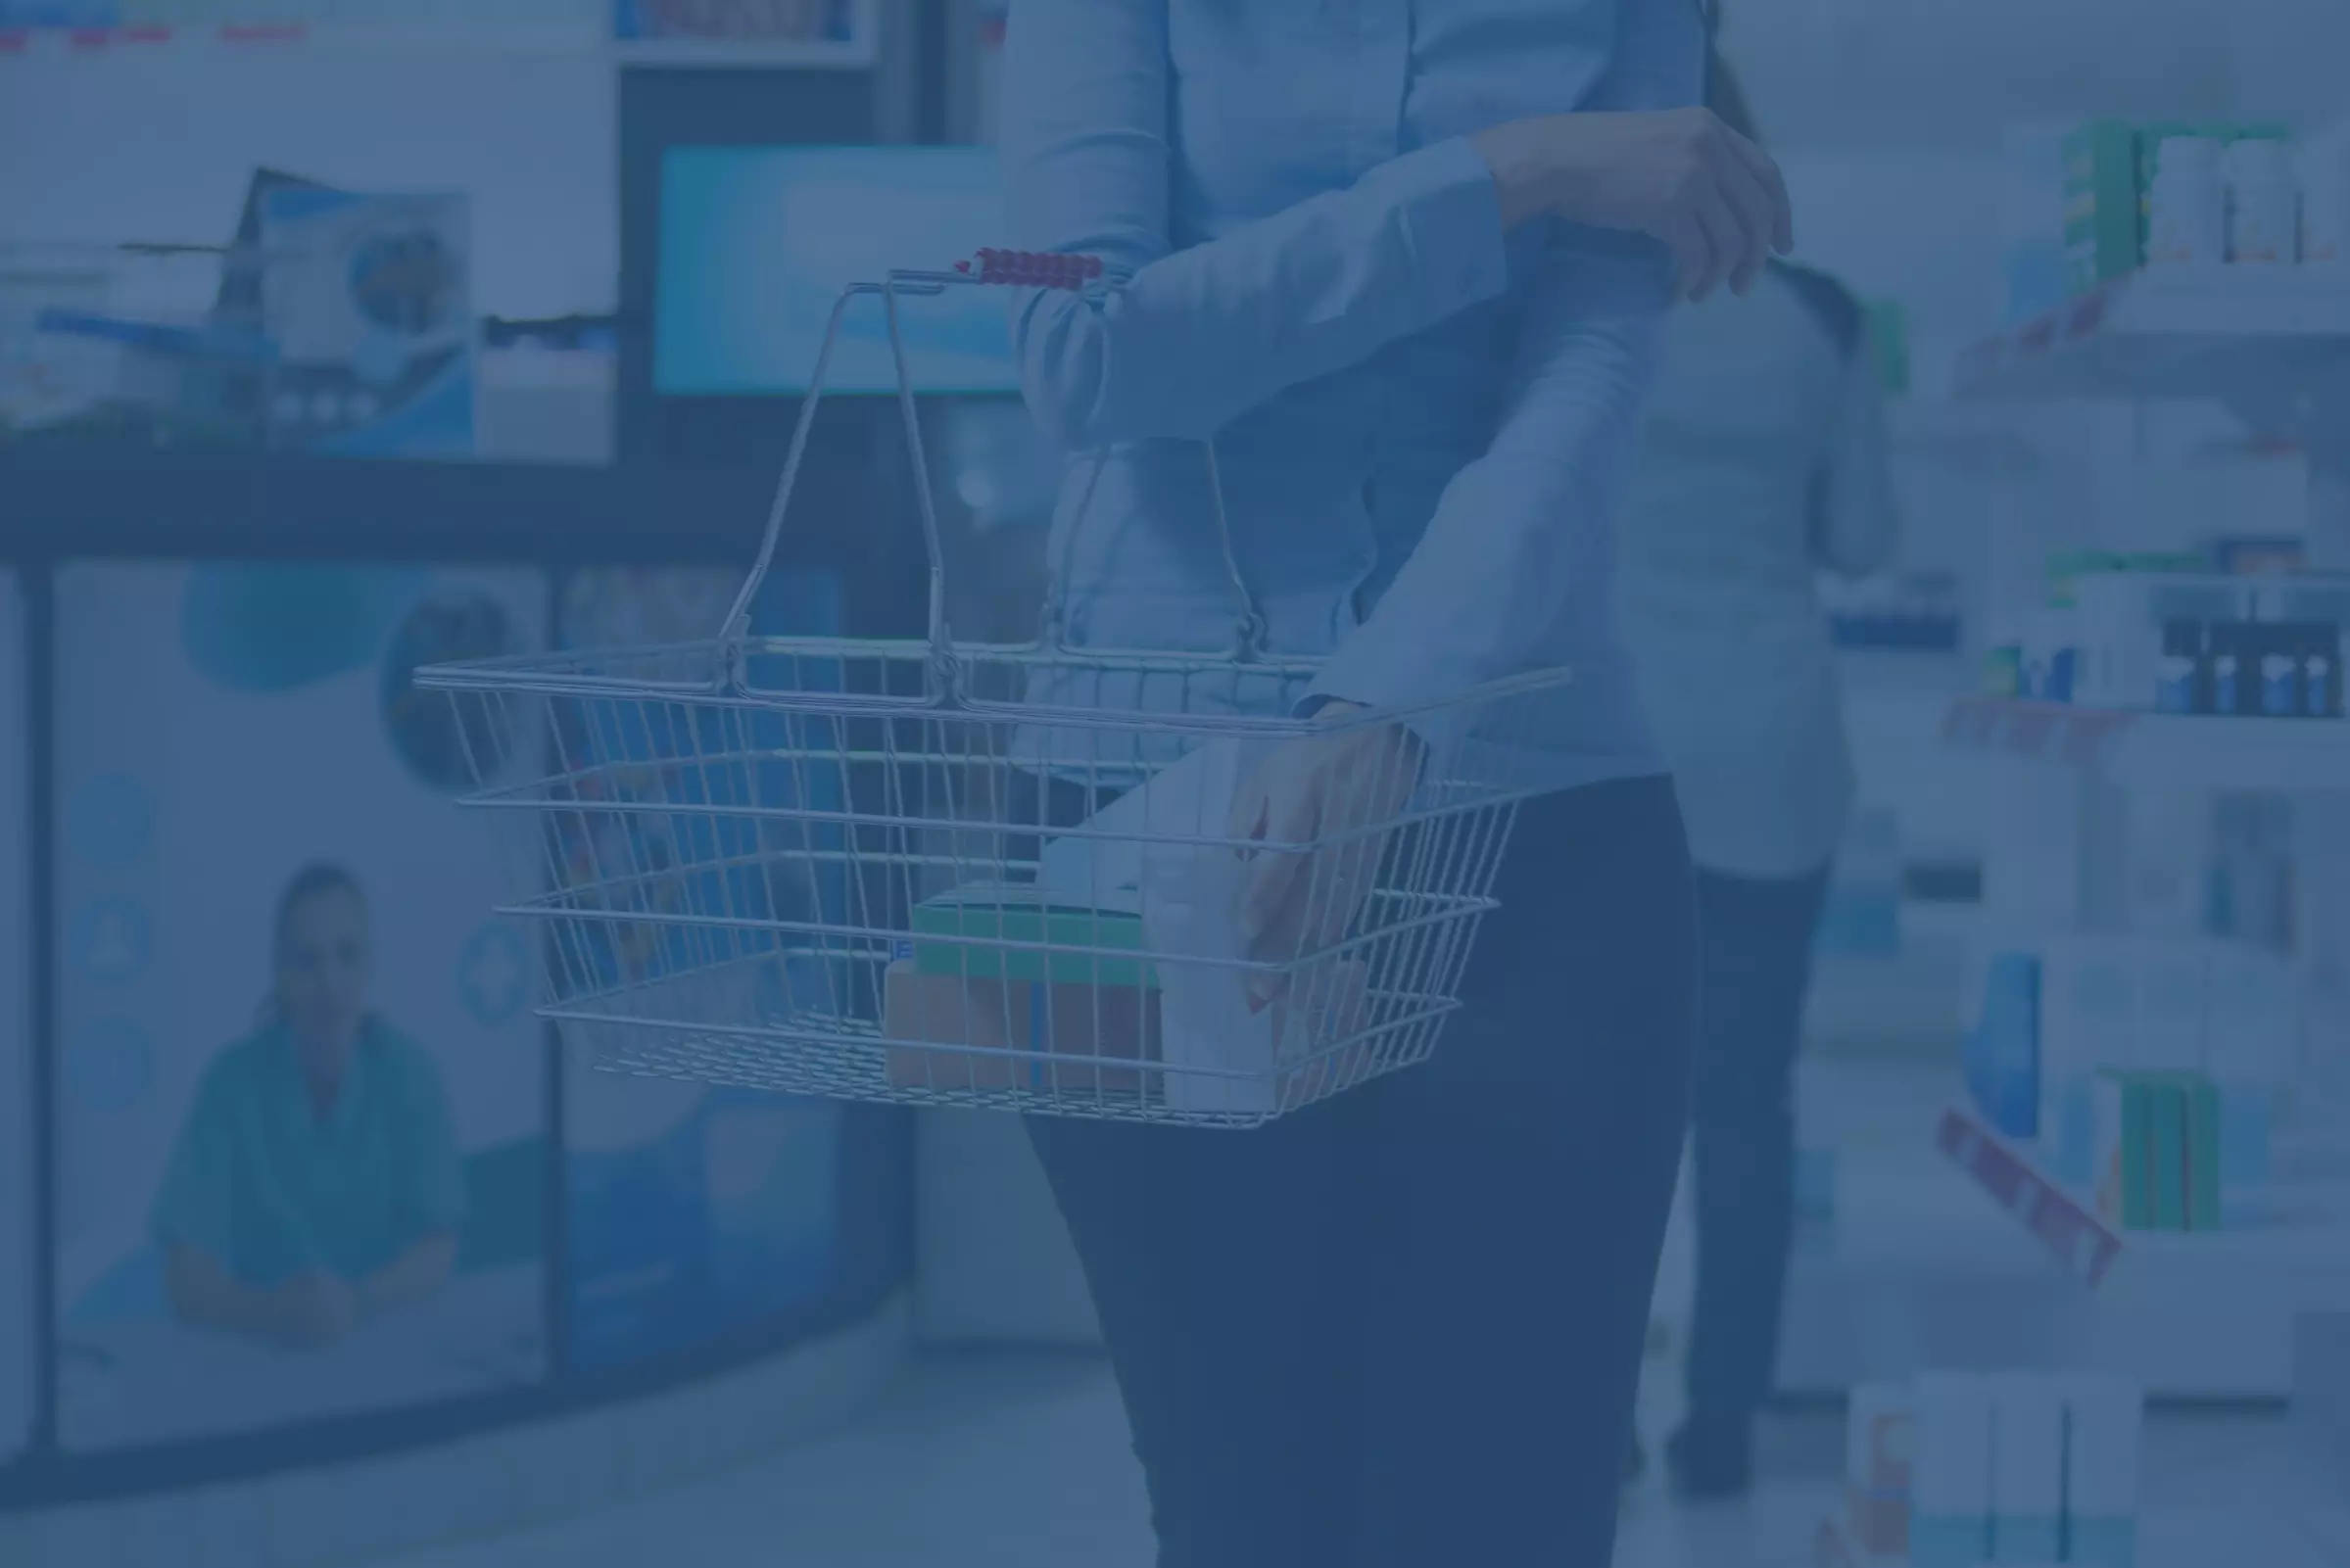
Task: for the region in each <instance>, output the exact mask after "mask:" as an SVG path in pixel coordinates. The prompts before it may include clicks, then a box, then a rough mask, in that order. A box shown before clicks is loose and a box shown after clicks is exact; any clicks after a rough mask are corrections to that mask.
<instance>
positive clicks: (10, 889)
mask: <svg viewBox="0 0 2350 1568" xmlns="http://www.w3.org/2000/svg"><path fill="white" fill-rule="evenodd" d="M25 664H26V661H25V646H24V600H23V597H22V594H21V590H20V589H19V586H18V583H17V579H16V576H15V574H13V573H10V572H0V1459H4V1458H6V1457H7V1456H8V1455H9V1454H12V1453H15V1452H17V1451H19V1450H20V1449H23V1448H24V1440H25V1438H26V1437H27V1436H29V1435H30V1433H31V1429H32V1386H33V1359H32V1357H33V1349H32V1321H33V1288H34V1285H33V1282H34V1280H35V1278H36V1274H35V1271H34V1269H33V1266H32V1262H33V1259H32V1194H33V1168H32V1132H33V1128H32V996H31V991H32V987H31V985H30V984H29V983H27V982H28V981H29V980H30V978H31V976H30V974H28V973H27V972H28V970H29V968H30V965H29V962H28V954H29V953H30V950H31V946H32V932H31V920H30V916H31V904H32V883H31V875H32V864H31V856H30V854H29V853H28V851H29V848H30V844H31V825H30V822H29V820H28V819H27V816H26V812H27V810H28V807H29V801H28V800H27V798H26V796H27V793H28V791H27V787H26V786H27V784H29V783H30V780H29V779H28V778H27V777H26V774H25V770H24V756H25V752H26V750H27V749H28V742H29V740H30V736H29V735H28V733H27V730H28V726H27V724H26V722H25V721H26V715H25V707H26V702H25V698H26V696H27V695H28V693H27V692H26V690H25V680H26V676H27V671H26V667H25Z"/></svg>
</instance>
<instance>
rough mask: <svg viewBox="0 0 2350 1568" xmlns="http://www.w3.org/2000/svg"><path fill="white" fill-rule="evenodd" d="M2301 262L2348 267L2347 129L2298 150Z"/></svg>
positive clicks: (2349, 166) (2349, 189)
mask: <svg viewBox="0 0 2350 1568" xmlns="http://www.w3.org/2000/svg"><path fill="white" fill-rule="evenodd" d="M2300 163H2301V264H2302V265H2303V266H2329V267H2345V268H2350V128H2346V129H2345V130H2343V131H2340V132H2337V133H2335V134H2333V135H2330V136H2327V137H2325V138H2323V139H2322V140H2319V141H2315V142H2311V143H2309V144H2308V145H2307V146H2305V147H2303V148H2302V149H2301V158H2300Z"/></svg>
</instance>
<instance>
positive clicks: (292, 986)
mask: <svg viewBox="0 0 2350 1568" xmlns="http://www.w3.org/2000/svg"><path fill="white" fill-rule="evenodd" d="M549 613H550V604H549V591H548V585H547V583H546V580H545V578H544V577H543V575H542V574H540V573H537V572H535V571H528V570H506V569H496V570H441V569H437V568H431V567H421V566H419V567H373V566H329V565H278V564H270V563H262V562H208V563H198V564H184V563H164V562H157V563H146V562H107V563H88V564H82V563H72V564H68V565H66V566H64V567H62V568H60V570H59V573H58V576H57V587H56V677H55V679H56V689H57V702H56V713H57V723H56V746H55V758H54V764H53V765H54V768H55V778H56V799H57V803H58V812H59V833H58V849H57V856H58V869H57V881H56V909H55V914H54V918H55V921H56V929H57V932H58V943H57V968H58V974H57V998H58V1018H57V1022H58V1040H59V1049H60V1059H59V1075H58V1082H59V1106H58V1138H59V1144H58V1148H59V1171H58V1189H57V1198H58V1212H57V1230H58V1243H59V1252H58V1259H57V1269H56V1307H57V1314H58V1317H57V1321H58V1347H57V1354H58V1357H59V1363H58V1369H57V1370H58V1390H59V1426H60V1437H61V1440H62V1442H63V1443H64V1445H65V1447H66V1448H68V1449H71V1450H73V1451H76V1452H89V1451H97V1450H109V1449H125V1448H145V1447H150V1446H155V1445H164V1444H174V1443H183V1442H190V1441H197V1440H203V1439H209V1438H212V1437H214V1436H216V1435H222V1434H228V1433H252V1432H260V1431H267V1430H271V1429H278V1428H283V1427H287V1426H295V1425H302V1424H306V1423H308V1422H312V1421H315V1420H318V1419H321V1418H327V1417H349V1416H354V1415H368V1414H374V1413H377V1412H381V1411H386V1410H391V1409H397V1408H409V1407H413V1406H415V1405H418V1404H429V1403H433V1402H442V1401H454V1400H458V1399H464V1398H469V1397H473V1396H477V1395H481V1394H486V1393H491V1392H496V1391H503V1390H510V1389H514V1388H517V1387H520V1386H524V1385H530V1384H535V1383H536V1382H538V1381H539V1380H540V1379H541V1377H542V1376H543V1373H544V1368H545V1364H546V1357H547V1344H546V1334H547V1330H546V1312H545V1302H546V1289H545V1276H544V1262H543V1260H544V1258H545V1255H546V1246H545V1240H546V1225H545V1213H546V1200H545V1196H544V1194H545V1171H546V1168H547V1164H548V1151H547V1144H546V1138H547V1126H546V1109H545V1108H546V1103H547V1082H546V1075H547V1054H546V1051H545V1049H544V1039H545V1036H544V1033H543V1029H542V1026H541V1024H540V1022H539V1021H538V1020H537V1019H536V1017H535V1016H534V1015H533V1012H532V1002H533V1000H534V995H533V993H534V988H535V979H536V969H535V965H536V963H537V958H536V951H537V950H536V947H535V938H534V933H533V932H532V931H530V930H529V929H527V928H525V927H520V926H518V925H516V924H514V923H512V922H509V921H506V920H503V919H501V918H500V917H498V916H497V915H495V914H494V913H493V911H494V910H495V908H496V907H497V906H498V905H500V904H501V903H504V902H507V901H509V900H511V899H512V898H513V897H514V895H515V894H516V892H517V891H518V889H517V888H515V887H514V886H513V885H512V884H511V882H510V878H511V876H512V875H513V870H514V867H515V865H517V864H526V863H528V861H529V860H532V859H535V855H534V854H532V853H531V851H530V850H529V848H528V846H521V847H523V849H524V860H523V861H522V862H520V863H517V862H515V861H514V859H513V857H512V856H511V855H502V854H500V853H498V850H499V848H500V847H501V846H500V845H499V844H498V843H497V842H495V841H494V836H493V835H494V833H495V832H496V830H495V828H494V827H493V826H492V825H491V824H489V823H485V821H484V817H485V815H488V816H490V817H492V818H493V819H495V818H496V816H497V814H484V813H478V812H469V811H465V810H462V809H460V808H459V806H458V805H457V803H456V795H457V794H458V792H459V791H460V790H461V789H463V788H465V787H466V786H467V783H468V780H469V777H470V775H471V773H472V766H473V764H472V763H471V762H469V761H468V758H469V757H470V758H473V759H489V760H488V761H487V763H486V765H487V766H489V767H492V768H499V767H501V766H504V767H506V768H507V769H508V770H520V769H523V768H527V767H530V766H532V765H533V764H534V763H535V762H536V760H537V759H538V756H539V754H540V751H541V747H540V743H539V740H538V738H537V737H536V736H532V735H529V734H527V733H523V731H522V730H521V729H520V728H518V724H519V721H514V722H508V721H506V720H504V719H485V720H483V721H482V722H481V723H480V724H478V725H476V724H472V723H467V724H462V725H460V724H459V723H458V722H457V721H456V718H455V716H454V713H453V710H452V709H451V708H450V706H449V705H448V703H447V700H446V699H445V698H442V697H440V696H439V695H438V694H436V693H430V692H419V691H418V690H416V689H415V688H414V686H413V685H412V683H411V680H410V677H411V675H412V672H413V671H414V669H415V668H416V667H417V666H418V665H419V664H423V663H431V662H437V661H440V660H443V659H449V658H462V657H468V656H486V655H491V654H496V653H501V652H526V651H529V650H531V649H533V648H543V647H544V646H545V645H546V641H547V638H546V633H547V627H548V621H549ZM498 759H506V760H505V761H504V763H503V764H502V763H501V762H500V761H499V760H498ZM506 847H508V848H512V847H516V846H506Z"/></svg>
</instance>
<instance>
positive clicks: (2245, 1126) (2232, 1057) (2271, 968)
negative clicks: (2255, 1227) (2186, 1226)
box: [2203, 942, 2300, 1225]
mask: <svg viewBox="0 0 2350 1568" xmlns="http://www.w3.org/2000/svg"><path fill="white" fill-rule="evenodd" d="M2206 995H2207V1005H2206V1009H2205V1013H2204V1029H2203V1075H2204V1076H2205V1077H2206V1078H2207V1079H2209V1080H2210V1082H2211V1084H2212V1087H2213V1089H2214V1091H2215V1092H2216V1093H2217V1095H2218V1098H2219V1117H2220V1131H2219V1139H2220V1171H2219V1180H2220V1212H2221V1216H2222V1223H2224V1224H2227V1225H2243V1224H2247V1223H2253V1222H2257V1221H2258V1220H2259V1219H2261V1218H2262V1217H2264V1216H2265V1215H2266V1214H2267V1213H2268V1212H2269V1209H2270V1206H2271V1199H2272V1194H2273V1189H2272V1187H2271V1180H2272V1175H2273V1154H2272V1150H2273V1146H2274V1143H2275V1137H2276V1124H2277V1117H2278V1109H2279V1107H2280V1105H2281V1104H2282V1102H2283V1098H2284V1092H2285V1085H2286V1083H2287V1082H2288V1081H2289V1078H2290V1075H2291V1072H2292V1067H2293V1061H2294V1057H2295V1055H2296V1054H2297V1050H2298V1046H2299V1040H2300V1007H2299V1000H2298V998H2299V989H2298V984H2297V981H2296V977H2295V975H2294V974H2293V966H2292V961H2291V960H2290V959H2288V958H2286V957H2284V956H2282V955H2280V954H2277V953H2268V952H2263V951H2261V950H2260V949H2258V948H2255V947H2250V946H2246V945H2244V944H2242V943H2239V942H2214V943H2213V944H2212V948H2211V971H2210V979H2209V984H2208V986H2207V990H2206Z"/></svg>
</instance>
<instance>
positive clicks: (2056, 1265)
mask: <svg viewBox="0 0 2350 1568" xmlns="http://www.w3.org/2000/svg"><path fill="white" fill-rule="evenodd" d="M1956 1080H1957V1068H1956V1063H1955V1061H1954V1059H1953V1058H1949V1057H1946V1058H1944V1059H1943V1060H1942V1062H1941V1063H1939V1064H1933V1065H1928V1064H1917V1065H1915V1066H1909V1067H1899V1068H1896V1067H1894V1066H1892V1065H1890V1064H1883V1065H1849V1066H1847V1065H1841V1064H1822V1063H1817V1062H1813V1063H1811V1064H1810V1065H1809V1066H1808V1068H1807V1070H1806V1071H1805V1073H1804V1074H1803V1076H1802V1078H1801V1080H1800V1081H1799V1084H1798V1097H1797V1098H1798V1110H1797V1118H1798V1125H1799V1127H1800V1128H1801V1129H1802V1133H1801V1136H1802V1141H1803V1147H1804V1148H1806V1149H1808V1150H1813V1151H1815V1153H1824V1154H1826V1155H1827V1157H1828V1158H1827V1162H1826V1187H1827V1197H1828V1207H1827V1209H1826V1210H1825V1211H1823V1212H1820V1213H1818V1214H1816V1215H1813V1216H1811V1217H1807V1218H1806V1219H1805V1220H1804V1222H1803V1224H1802V1226H1801V1228H1800V1230H1799V1231H1798V1239H1797V1244H1796V1248H1795V1253H1794V1257H1793V1259H1792V1263H1791V1267H1790V1271H1789V1275H1788V1299H1787V1311H1786V1316H1785V1320H1784V1324H1783V1333H1782V1338H1781V1343H1780V1385H1781V1388H1782V1389H1783V1390H1784V1391H1785V1392H1786V1393H1788V1394H1790V1395H1793V1396H1798V1397H1800V1396H1834V1395H1837V1394H1841V1393H1843V1392H1845V1391H1846V1390H1849V1389H1850V1388H1852V1387H1853V1386H1855V1385H1856V1384H1858V1383H1862V1382H1866V1381H1869V1380H1872V1379H1882V1378H1888V1377H1894V1378H1897V1377H1906V1376H1909V1375H1911V1374H1913V1373H1915V1372H1916V1371H1918V1370H1919V1369H1920V1368H1922V1367H1929V1366H1983V1367H1990V1366H2012V1367H2035V1366H2040V1367H2051V1368H2054V1367H2065V1368H2072V1369H2075V1370H2083V1371H2102V1372H2111V1373H2115V1374H2119V1375H2123V1376H2128V1377H2132V1378H2135V1379H2137V1380H2138V1381H2139V1382H2141V1383H2142V1384H2144V1385H2145V1387H2146V1388H2147V1389H2148V1390H2149V1391H2150V1392H2151V1393H2153V1394H2155V1395H2156V1396H2157V1397H2160V1398H2174V1399H2261V1400H2280V1399H2284V1398H2287V1397H2289V1396H2290V1394H2291V1392H2292V1386H2293V1363H2292V1328H2293V1324H2294V1322H2295V1320H2296V1319H2297V1318H2299V1317H2301V1316H2303V1315H2304V1314H2309V1313H2315V1312H2324V1311H2327V1310H2333V1311H2340V1310H2345V1309H2350V1160H2337V1159H2332V1158H2321V1153H2320V1151H2319V1150H2317V1149H2316V1148H2315V1147H2314V1146H2312V1145H2311V1144H2310V1143H2309V1142H2308V1141H2307V1139H2306V1138H2305V1137H2303V1138H2297V1139H2296V1140H2295V1141H2294V1142H2293V1143H2292V1144H2291V1145H2290V1146H2289V1147H2287V1148H2281V1149H2280V1150H2279V1160H2280V1162H2281V1164H2280V1165H2279V1170H2280V1174H2281V1177H2282V1179H2280V1180H2279V1181H2278V1184H2277V1185H2276V1187H2275V1189H2274V1191H2273V1193H2272V1196H2271V1200H2270V1201H2269V1202H2268V1203H2266V1204H2264V1205H2263V1206H2262V1207H2261V1210H2260V1212H2259V1213H2258V1214H2257V1215H2256V1216H2255V1217H2254V1218H2252V1219H2249V1220H2246V1221H2244V1222H2243V1223H2241V1224H2239V1225H2238V1227H2237V1228H2236V1229H2233V1230H2227V1231H2214V1232H2205V1233H2197V1234H2192V1235H2155V1234H2148V1233H2145V1232H2135V1231H2134V1232H2127V1233H2123V1234H2121V1235H2119V1236H2118V1237H2115V1238H2113V1240H2112V1241H2111V1242H2107V1243H2104V1244H2102V1250H2103V1251H2104V1252H2105V1253H2106V1254H2107V1255H2108V1256H2107V1259H2106V1261H2104V1263H2103V1264H2102V1269H2103V1272H2102V1273H2101V1275H2100V1276H2099V1277H2098V1278H2097V1279H2096V1281H2095V1282H2094V1283H2092V1282H2091V1281H2090V1279H2088V1278H2087V1277H2085V1276H2086V1274H2087V1273H2088V1272H2089V1271H2090V1269H2089V1264H2088V1263H2087V1262H2086V1261H2085V1260H2084V1259H2088V1258H2091V1257H2093V1256H2094V1254H2093V1252H2092V1250H2091V1249H2089V1248H2087V1247H2076V1246H2073V1245H2067V1246H2065V1247H2064V1248H2063V1249H2062V1250H2061V1251H2059V1250H2055V1249H2052V1248H2051V1246H2050V1244H2049V1243H2048V1241H2047V1240H2046V1239H2044V1238H2043V1236H2042V1234H2041V1233H2040V1232H2039V1231H2038V1230H2035V1229H2034V1228H2033V1227H2032V1225H2031V1224H2028V1223H2021V1222H2019V1211H2018V1208H2017V1205H2016V1202H2015V1200H2014V1199H2013V1198H2012V1197H2010V1196H2006V1195H2005V1192H2000V1193H1994V1192H1991V1191H1988V1190H1987V1189H1986V1188H1985V1186H1984V1185H1982V1184H1981V1183H1980V1182H1979V1181H1978V1180H1977V1179H1976V1178H1975V1177H1974V1176H1973V1175H1972V1174H1971V1172H1970V1170H1969V1169H1968V1168H1965V1167H1962V1166H1960V1165H1959V1164H1956V1163H1955V1162H1954V1161H1953V1160H1952V1159H1951V1158H1950V1157H1949V1156H1948V1155H1947V1154H1945V1153H1944V1152H1943V1151H1942V1148H1941V1147H1940V1144H1939V1139H1940V1138H1941V1137H1942V1136H1943V1135H1944V1134H1943V1123H1944V1120H1945V1117H1946V1114H1947V1113H1948V1112H1950V1111H1951V1109H1952V1108H1953V1107H1958V1108H1965V1107H1966V1106H1967V1105H1968V1102H1967V1101H1966V1099H1965V1097H1964V1095H1963V1093H1962V1092H1961V1091H1960V1090H1959V1087H1958V1084H1957V1081H1956ZM1961 1114H1962V1115H1969V1116H1971V1113H1969V1112H1966V1111H1964V1110H1963V1109H1962V1111H1961ZM2322 1115H2323V1113H2320V1116H2321V1117H2322ZM2314 1119H2316V1118H2313V1120H2314ZM2299 1124H2300V1123H2299V1119H2298V1117H2297V1121H2296V1125H2299ZM1970 1135H1971V1136H1972V1137H1973V1139H1974V1142H1975V1143H1976V1144H1977V1145H1978V1146H1980V1147H1984V1148H1993V1149H2008V1150H2010V1151H2011V1152H2013V1153H2015V1154H2016V1155H2017V1156H2018V1158H2019V1160H2020V1161H2021V1162H2022V1163H2023V1164H2026V1165H2027V1166H2029V1167H2031V1168H2033V1169H2034V1171H2035V1173H2036V1174H2037V1173H2038V1164H2037V1162H2035V1161H2033V1159H2032V1158H2031V1152H2030V1146H2029V1145H2022V1146H2016V1145H2013V1144H2009V1143H2006V1142H2004V1141H2002V1140H1999V1139H1998V1138H1997V1137H1996V1136H1995V1134H1990V1132H1989V1131H1988V1129H1984V1128H1982V1127H1981V1126H1980V1124H1979V1123H1978V1124H1977V1125H1976V1126H1975V1127H1974V1128H1973V1129H1972V1130H1971V1134H1970ZM1815 1179H1816V1178H1815ZM2047 1185H2048V1186H2050V1187H2052V1188H2056V1190H2057V1192H2058V1194H2059V1195H2061V1193H2062V1189H2061V1188H2060V1187H2058V1186H2057V1184H2055V1183H2047ZM2009 1190H2012V1189H2009ZM2032 1213H2033V1217H2034V1218H2036V1219H2038V1220H2040V1221H2042V1222H2045V1220H2046V1216H2045V1214H2043V1213H2041V1212H2040V1211H2039V1209H2038V1207H2037V1206H2036V1207H2035V1209H2034V1210H2033V1212H2032ZM2116 1244H2118V1250H2116Z"/></svg>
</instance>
